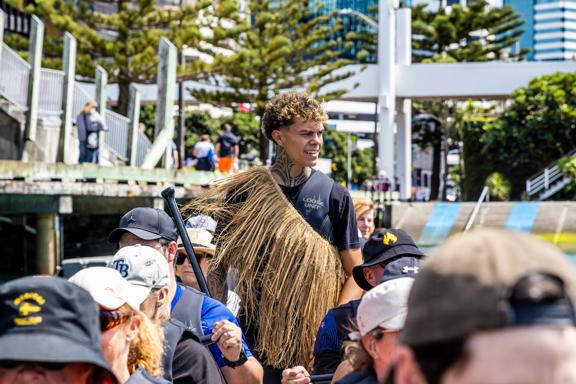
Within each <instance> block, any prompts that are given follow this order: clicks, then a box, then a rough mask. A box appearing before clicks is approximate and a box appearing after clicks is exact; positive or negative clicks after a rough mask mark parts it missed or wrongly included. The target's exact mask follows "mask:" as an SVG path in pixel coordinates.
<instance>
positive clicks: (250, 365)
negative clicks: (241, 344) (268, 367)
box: [222, 357, 264, 384]
mask: <svg viewBox="0 0 576 384" xmlns="http://www.w3.org/2000/svg"><path fill="white" fill-rule="evenodd" d="M222 373H223V374H224V377H225V378H226V382H227V383H228V384H243V383H246V384H260V383H262V381H263V380H264V370H263V369H262V366H261V365H260V363H259V362H258V360H256V359H255V358H254V357H249V358H248V361H246V362H245V363H244V364H242V365H240V366H238V367H236V368H231V367H222Z"/></svg>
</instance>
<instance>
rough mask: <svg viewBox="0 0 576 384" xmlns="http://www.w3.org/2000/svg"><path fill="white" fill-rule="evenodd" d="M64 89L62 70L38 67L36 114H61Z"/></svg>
mask: <svg viewBox="0 0 576 384" xmlns="http://www.w3.org/2000/svg"><path fill="white" fill-rule="evenodd" d="M63 91H64V72H62V71H58V70H56V69H48V68H41V69H40V92H39V95H40V96H39V98H38V114H40V115H56V116H59V115H60V114H62V96H63Z"/></svg>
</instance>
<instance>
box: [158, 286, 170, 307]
mask: <svg viewBox="0 0 576 384" xmlns="http://www.w3.org/2000/svg"><path fill="white" fill-rule="evenodd" d="M166 300H168V287H163V288H160V291H158V300H157V301H156V308H160V307H162V306H163V305H164V303H165V302H166Z"/></svg>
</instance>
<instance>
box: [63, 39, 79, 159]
mask: <svg viewBox="0 0 576 384" xmlns="http://www.w3.org/2000/svg"><path fill="white" fill-rule="evenodd" d="M62 69H63V70H64V84H63V92H62V128H61V130H60V145H59V149H58V161H63V162H64V163H67V164H70V163H76V162H77V160H78V159H73V158H71V156H70V155H71V154H73V153H74V152H73V151H71V150H70V144H71V142H72V140H71V135H72V119H73V118H74V117H73V116H72V108H73V107H74V105H73V100H74V77H75V76H76V39H75V38H74V36H72V35H71V34H70V33H69V32H66V33H65V34H64V53H63V55H62Z"/></svg>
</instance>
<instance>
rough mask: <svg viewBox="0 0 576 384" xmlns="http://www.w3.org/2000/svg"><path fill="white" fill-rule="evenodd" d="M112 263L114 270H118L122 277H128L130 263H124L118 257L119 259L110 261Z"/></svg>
mask: <svg viewBox="0 0 576 384" xmlns="http://www.w3.org/2000/svg"><path fill="white" fill-rule="evenodd" d="M112 265H114V269H115V270H117V271H118V272H120V274H121V275H122V277H123V278H127V277H128V270H129V269H130V265H129V264H128V263H126V262H125V261H124V260H122V259H120V260H114V261H113V262H112Z"/></svg>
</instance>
